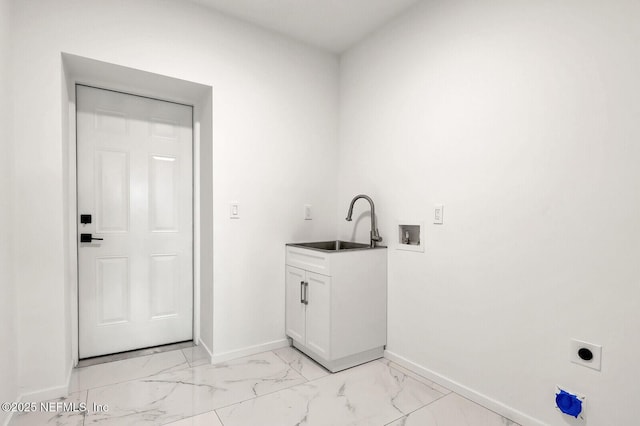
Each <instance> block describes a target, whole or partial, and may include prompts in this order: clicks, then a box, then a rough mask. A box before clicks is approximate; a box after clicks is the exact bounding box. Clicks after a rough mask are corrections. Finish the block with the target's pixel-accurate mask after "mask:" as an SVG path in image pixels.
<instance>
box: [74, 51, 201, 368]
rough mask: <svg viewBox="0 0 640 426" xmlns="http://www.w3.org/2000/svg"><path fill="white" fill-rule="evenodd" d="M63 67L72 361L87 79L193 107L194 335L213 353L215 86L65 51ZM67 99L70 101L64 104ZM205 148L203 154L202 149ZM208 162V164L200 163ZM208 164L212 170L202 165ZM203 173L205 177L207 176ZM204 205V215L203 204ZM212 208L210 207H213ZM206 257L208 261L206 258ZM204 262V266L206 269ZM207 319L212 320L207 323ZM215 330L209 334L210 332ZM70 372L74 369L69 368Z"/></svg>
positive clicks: (90, 82)
mask: <svg viewBox="0 0 640 426" xmlns="http://www.w3.org/2000/svg"><path fill="white" fill-rule="evenodd" d="M62 67H63V76H64V78H63V82H62V85H63V94H62V95H63V97H62V99H63V134H66V136H67V137H66V139H67V147H66V148H67V149H66V151H67V152H66V155H64V157H66V158H63V161H64V162H65V164H66V167H65V170H66V174H67V176H66V180H67V188H66V191H65V192H66V196H65V197H64V198H65V199H66V203H65V204H66V205H65V210H66V212H67V214H66V216H67V218H66V220H67V223H66V226H65V229H66V231H67V232H66V233H67V235H66V241H67V244H66V246H67V247H66V254H67V259H68V265H66V271H67V276H68V281H69V286H68V289H69V293H70V294H69V299H68V303H69V309H68V311H69V312H70V318H69V323H70V324H69V326H70V339H68V340H70V341H69V342H68V344H69V348H68V349H69V355H70V357H71V360H70V361H71V367H75V366H77V365H78V361H79V335H78V332H79V324H78V313H79V304H78V233H77V222H78V216H77V214H78V212H77V176H76V173H77V165H76V146H77V145H76V144H77V141H76V99H75V93H76V90H75V86H76V84H83V85H88V86H93V87H96V88H102V89H107V90H114V91H118V92H123V93H129V94H132V95H138V96H145V97H150V98H155V99H159V100H165V101H169V102H175V103H181V104H186V105H190V106H192V107H193V121H192V125H193V341H194V343H195V344H198V345H202V346H203V347H204V349H205V350H206V351H207V352H208V353H209V358H210V359H212V358H213V335H212V332H211V333H205V334H202V332H201V330H202V329H203V328H204V329H205V330H213V324H212V323H213V301H212V300H211V301H210V300H208V298H202V297H201V290H204V291H202V292H204V293H205V294H207V295H212V294H213V273H212V270H211V268H212V266H210V267H207V266H206V265H213V235H212V230H213V215H212V214H208V213H209V212H208V211H206V210H209V208H207V207H210V206H209V205H211V206H212V203H213V194H212V188H213V182H212V179H213V178H212V176H213V172H212V167H213V159H212V153H213V148H212V146H213V129H212V128H213V118H212V111H213V108H212V104H213V88H212V87H211V86H207V85H203V84H200V83H194V82H188V81H185V80H180V79H176V78H172V77H168V76H164V75H160V74H155V73H150V72H147V71H141V70H137V69H134V68H128V67H123V66H119V65H115V64H110V63H107V62H101V61H96V60H93V59H89V58H83V57H80V56H76V55H71V54H67V53H62ZM65 100H66V105H64V104H65ZM203 152H204V153H205V154H202V153H203ZM203 165H204V167H202V166H203ZM206 168H209V170H203V169H206ZM203 179H204V180H203ZM203 204H204V205H205V213H206V214H205V215H203V214H202V212H203V211H202V206H203ZM211 210H212V209H211ZM203 259H204V262H203V261H202V260H203ZM203 266H204V269H203ZM209 322H210V323H211V324H209ZM209 334H211V335H209ZM68 373H69V378H70V373H71V368H70V371H69V372H68Z"/></svg>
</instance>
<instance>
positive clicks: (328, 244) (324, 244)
mask: <svg viewBox="0 0 640 426" xmlns="http://www.w3.org/2000/svg"><path fill="white" fill-rule="evenodd" d="M287 245H288V246H293V247H303V248H308V249H313V250H322V251H342V250H363V249H370V248H371V246H370V245H369V244H362V243H352V242H350V241H340V240H334V241H320V242H313V243H291V244H287Z"/></svg>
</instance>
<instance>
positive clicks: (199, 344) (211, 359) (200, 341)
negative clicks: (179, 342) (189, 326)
mask: <svg viewBox="0 0 640 426" xmlns="http://www.w3.org/2000/svg"><path fill="white" fill-rule="evenodd" d="M198 346H202V347H203V348H204V350H205V351H207V355H208V356H209V364H213V351H212V350H211V349H209V346H207V345H206V344H205V343H204V342H203V341H202V340H200V339H198Z"/></svg>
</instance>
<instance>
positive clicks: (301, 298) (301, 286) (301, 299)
mask: <svg viewBox="0 0 640 426" xmlns="http://www.w3.org/2000/svg"><path fill="white" fill-rule="evenodd" d="M300 303H304V281H300Z"/></svg>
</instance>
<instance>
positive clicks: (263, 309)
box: [12, 0, 338, 393]
mask: <svg viewBox="0 0 640 426" xmlns="http://www.w3.org/2000/svg"><path fill="white" fill-rule="evenodd" d="M13 22H14V28H15V32H14V35H15V40H16V55H15V58H14V66H15V68H16V70H18V71H19V72H16V78H15V80H14V81H13V82H12V83H13V86H14V87H16V88H19V90H20V96H16V104H15V120H14V124H15V128H16V129H20V130H19V131H16V137H15V143H14V163H15V169H16V173H15V183H16V184H15V189H16V192H15V194H16V195H15V197H14V199H13V203H14V205H15V209H16V223H15V226H14V229H20V230H21V231H20V232H21V234H20V239H16V274H15V275H16V282H17V286H18V288H19V295H18V297H19V304H18V309H19V322H20V330H19V331H20V334H19V335H20V336H22V337H21V342H20V343H21V350H20V358H21V360H22V367H21V369H20V373H19V374H20V383H21V385H22V387H23V392H24V393H29V392H35V391H41V390H43V389H46V388H49V387H51V388H56V387H58V386H61V385H64V384H65V381H66V377H65V373H66V371H67V369H68V363H69V359H68V358H69V354H68V351H67V348H66V346H67V345H68V344H67V343H66V341H65V339H68V333H69V331H68V318H66V314H65V297H67V295H65V291H67V288H68V286H67V284H68V283H65V278H66V277H68V276H69V273H68V271H65V265H66V262H68V260H69V259H65V255H66V254H65V253H64V251H63V250H62V249H63V246H64V239H65V237H66V235H65V230H64V224H65V220H66V217H65V206H64V204H65V203H64V202H63V200H64V199H65V197H66V196H68V194H66V192H65V191H66V189H65V188H64V185H65V184H66V182H65V176H66V172H67V171H66V170H65V164H66V159H65V155H66V152H67V151H66V147H65V145H64V144H66V140H64V137H63V135H64V133H65V129H64V125H63V124H61V123H62V119H61V117H62V116H63V114H62V111H61V108H62V102H61V101H62V94H61V93H62V91H63V88H62V87H61V81H62V75H61V73H62V71H61V68H62V67H61V62H60V61H61V58H60V53H61V52H67V53H71V54H75V55H79V56H84V57H90V58H94V59H98V60H102V61H106V62H111V63H115V64H119V65H124V66H128V67H132V68H137V69H141V70H144V71H149V72H154V73H158V74H164V75H168V76H171V77H175V78H180V79H184V80H190V81H194V82H198V83H200V84H204V85H209V86H212V87H213V88H214V99H213V132H214V135H213V141H214V146H213V158H214V160H213V193H214V202H213V204H214V205H213V209H214V213H213V214H214V224H213V233H214V265H213V274H214V289H213V295H212V296H213V315H214V329H213V336H214V341H213V351H214V355H224V354H228V353H230V352H231V353H233V352H234V351H242V350H244V349H246V348H248V347H252V346H256V345H262V344H267V343H270V342H278V341H282V339H284V332H283V330H284V285H283V283H284V243H285V242H287V241H291V240H299V239H313V238H326V237H327V236H328V235H329V236H333V235H334V233H335V210H336V204H335V198H336V195H335V190H336V182H337V179H336V174H337V173H336V172H337V166H336V163H337V146H336V142H337V65H338V64H337V59H336V58H335V57H334V56H332V55H329V54H326V53H322V52H320V51H318V50H316V49H313V48H310V47H307V46H305V45H302V44H299V43H296V42H293V41H289V40H287V39H285V38H282V37H280V36H277V35H274V34H272V33H269V32H266V31H263V30H259V29H256V28H254V27H252V26H249V25H247V24H243V23H240V22H238V21H235V20H232V19H230V18H227V17H225V16H223V15H219V14H216V13H213V12H210V11H208V10H207V9H204V8H201V7H200V6H196V5H193V4H189V3H188V2H178V1H175V2H174V1H162V2H158V1H152V0H136V1H115V2H102V1H80V0H61V1H56V2H48V1H45V0H41V1H29V2H16V4H15V17H14V21H13ZM310 100H312V101H310ZM229 201H238V202H239V203H240V214H241V219H240V220H235V221H232V220H230V219H229V218H228V215H229V210H228V202H229ZM305 203H311V204H313V206H314V215H315V218H314V220H313V221H311V222H308V221H307V222H305V221H303V220H302V206H303V204H305ZM209 296H210V295H209ZM67 300H68V299H67ZM45 353H46V355H47V361H46V362H44V360H43V359H42V356H43V354H45Z"/></svg>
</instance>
